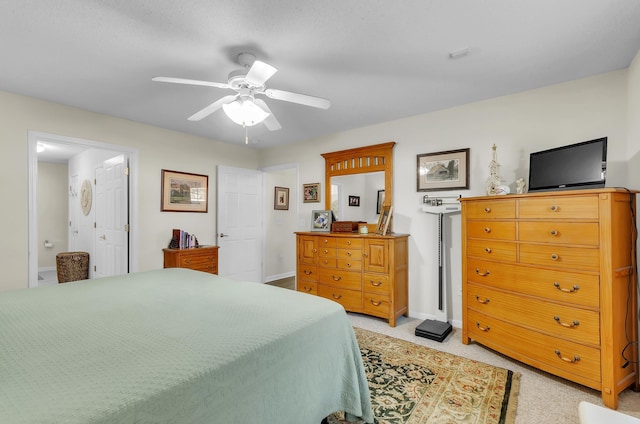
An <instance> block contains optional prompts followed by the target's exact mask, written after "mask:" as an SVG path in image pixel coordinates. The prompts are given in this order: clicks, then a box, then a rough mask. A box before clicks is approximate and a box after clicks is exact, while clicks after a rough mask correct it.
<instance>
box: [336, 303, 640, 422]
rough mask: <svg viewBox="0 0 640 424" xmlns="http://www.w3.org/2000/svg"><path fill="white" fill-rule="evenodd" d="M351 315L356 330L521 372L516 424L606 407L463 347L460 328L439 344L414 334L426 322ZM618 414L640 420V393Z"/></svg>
mask: <svg viewBox="0 0 640 424" xmlns="http://www.w3.org/2000/svg"><path fill="white" fill-rule="evenodd" d="M348 315H349V318H350V320H351V322H352V324H353V326H354V327H359V328H363V329H365V330H369V331H375V332H377V333H381V334H386V335H389V336H392V337H396V338H398V339H402V340H407V341H410V342H412V343H416V344H419V345H422V346H427V347H430V348H432V349H437V350H441V351H443V352H448V353H452V354H454V355H459V356H463V357H466V358H469V359H474V360H477V361H480V362H484V363H487V364H490V365H494V366H496V367H501V368H506V369H510V370H512V371H513V372H516V373H520V374H521V377H520V393H519V395H518V408H517V415H516V424H546V423H563V424H564V423H566V424H579V419H578V404H579V403H580V401H582V400H585V401H587V402H591V403H593V404H595V405H602V399H601V397H600V393H599V392H597V391H595V390H592V389H589V388H587V387H584V386H581V385H578V384H575V383H572V382H570V381H567V380H564V379H561V378H558V377H555V376H553V375H550V374H547V373H545V372H543V371H540V370H537V369H535V368H532V367H529V366H526V365H524V364H522V363H520V362H518V361H515V360H512V359H509V358H507V357H504V356H502V355H500V354H498V353H496V352H494V351H492V350H490V349H488V348H485V347H483V346H481V345H478V344H473V343H472V344H470V345H463V344H462V342H461V341H460V329H456V328H454V330H453V332H452V333H451V334H450V335H449V336H448V337H447V339H446V340H445V341H444V342H443V343H438V342H436V341H433V340H429V339H425V338H422V337H416V336H415V335H414V331H415V327H416V326H417V325H418V324H420V323H421V322H422V321H421V320H418V319H413V318H405V317H400V319H399V320H398V322H397V325H396V327H395V328H392V327H389V324H388V323H387V321H385V320H382V319H378V318H373V317H369V316H365V315H360V314H353V313H349V314H348ZM618 411H619V412H622V413H625V414H628V415H631V416H635V417H638V418H640V393H636V392H634V391H632V390H630V389H627V390H625V391H624V392H622V393H621V394H620V400H619V407H618ZM603 424H613V423H603Z"/></svg>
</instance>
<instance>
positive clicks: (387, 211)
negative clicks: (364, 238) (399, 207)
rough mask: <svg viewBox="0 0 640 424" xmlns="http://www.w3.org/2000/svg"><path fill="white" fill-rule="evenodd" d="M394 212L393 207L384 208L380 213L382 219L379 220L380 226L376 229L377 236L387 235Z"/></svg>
mask: <svg viewBox="0 0 640 424" xmlns="http://www.w3.org/2000/svg"><path fill="white" fill-rule="evenodd" d="M392 211H393V207H392V206H383V207H382V212H381V213H380V218H379V219H378V226H377V227H376V234H380V235H382V236H384V235H385V234H387V230H389V224H390V222H391V212H392Z"/></svg>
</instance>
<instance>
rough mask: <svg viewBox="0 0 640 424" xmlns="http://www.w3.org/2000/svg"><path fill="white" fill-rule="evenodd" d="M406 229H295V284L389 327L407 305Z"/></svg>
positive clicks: (407, 264)
mask: <svg viewBox="0 0 640 424" xmlns="http://www.w3.org/2000/svg"><path fill="white" fill-rule="evenodd" d="M408 237H409V236H408V235H406V234H387V235H385V236H381V235H375V234H355V233H321V234H319V233H313V232H309V233H296V238H297V273H296V275H297V281H296V286H297V290H299V291H303V292H306V293H310V294H314V295H317V296H322V297H325V298H327V299H331V300H334V301H336V302H338V303H340V304H341V305H342V306H344V308H345V310H347V311H350V312H359V313H364V314H367V315H373V316H376V317H380V318H384V319H387V320H388V321H389V325H390V326H391V327H395V325H396V319H397V318H398V317H399V316H400V315H405V316H407V314H408V312H409V306H408V271H409V257H408V242H407V240H408Z"/></svg>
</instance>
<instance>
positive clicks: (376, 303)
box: [371, 299, 382, 306]
mask: <svg viewBox="0 0 640 424" xmlns="http://www.w3.org/2000/svg"><path fill="white" fill-rule="evenodd" d="M371 304H372V305H373V306H380V305H382V301H380V302H376V301H375V300H373V299H371Z"/></svg>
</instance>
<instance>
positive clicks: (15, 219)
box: [0, 92, 258, 290]
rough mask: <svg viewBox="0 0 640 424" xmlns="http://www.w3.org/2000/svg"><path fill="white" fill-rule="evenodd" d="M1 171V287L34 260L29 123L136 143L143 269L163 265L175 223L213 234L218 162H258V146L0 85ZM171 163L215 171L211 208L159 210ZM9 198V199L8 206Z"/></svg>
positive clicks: (22, 275)
mask: <svg viewBox="0 0 640 424" xmlns="http://www.w3.org/2000/svg"><path fill="white" fill-rule="evenodd" d="M0 116H1V117H2V125H0V157H2V158H4V164H3V166H2V167H1V168H0V177H2V181H4V183H5V188H6V190H5V198H4V201H3V207H2V208H1V209H0V210H1V211H2V212H1V217H2V222H3V223H4V227H5V230H4V234H3V236H4V238H5V239H6V240H11V243H0V268H2V269H3V276H2V278H1V279H0V290H9V289H17V288H26V287H27V274H28V272H27V265H28V254H29V253H28V240H27V237H28V189H29V187H28V184H29V183H28V180H29V179H28V171H27V137H28V131H30V130H32V131H38V132H44V133H50V134H57V135H63V136H66V137H74V138H80V139H86V140H92V141H98V142H103V143H109V144H114V145H121V146H129V147H132V148H136V149H138V154H139V166H138V169H137V170H135V169H134V170H133V172H134V173H135V174H136V175H135V177H136V178H137V181H138V185H139V197H138V205H139V222H138V223H133V225H136V224H138V228H137V230H138V231H139V233H138V234H139V244H140V246H139V257H138V269H139V270H141V271H143V270H149V269H154V268H161V267H162V248H164V247H166V246H167V245H168V243H169V240H170V238H171V229H172V228H183V229H184V230H186V231H188V232H190V233H193V234H196V235H197V236H198V240H199V241H200V242H201V243H214V242H215V210H216V209H215V207H216V205H215V199H216V195H215V194H216V192H215V187H216V166H217V165H218V164H225V165H229V166H239V167H245V168H252V169H256V168H257V165H258V152H257V151H256V150H255V149H251V148H247V147H244V145H238V146H235V145H230V144H224V143H220V142H217V141H214V140H210V139H205V138H202V137H195V136H190V135H186V134H182V133H178V132H175V131H169V130H165V129H162V128H157V127H152V126H149V125H143V124H139V123H136V122H131V121H127V120H123V119H118V118H113V117H110V116H106V115H101V114H97V113H92V112H88V111H84V110H80V109H76V108H72V107H67V106H62V105H58V104H54V103H50V102H45V101H41V100H36V99H32V98H29V97H24V96H19V95H15V94H11V93H7V92H0ZM163 168H166V169H173V170H179V171H186V172H192V173H197V174H206V175H209V188H210V190H209V201H210V206H209V213H206V214H192V213H189V214H185V213H182V214H181V213H170V212H160V171H161V169H163ZM9 199H10V204H11V207H6V206H5V205H7V204H8V202H9Z"/></svg>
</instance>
